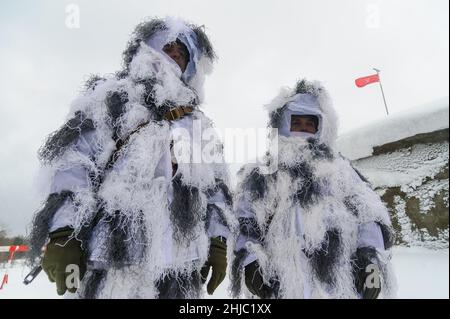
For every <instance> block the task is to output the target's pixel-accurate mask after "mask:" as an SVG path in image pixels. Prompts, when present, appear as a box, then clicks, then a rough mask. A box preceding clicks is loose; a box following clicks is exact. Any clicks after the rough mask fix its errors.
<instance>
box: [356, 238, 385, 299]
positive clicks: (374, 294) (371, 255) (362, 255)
mask: <svg viewBox="0 0 450 319" xmlns="http://www.w3.org/2000/svg"><path fill="white" fill-rule="evenodd" d="M377 260H378V259H377V252H376V250H375V248H372V247H362V248H358V249H357V251H356V254H355V256H354V268H353V276H354V279H355V286H356V291H358V293H359V294H361V297H362V298H363V299H377V298H378V295H379V294H380V292H381V278H380V274H379V271H380V270H379V266H378V262H377ZM369 265H374V266H375V267H376V268H375V271H373V270H370V271H369V270H368V268H367V267H368V266H369ZM369 276H371V277H370V278H368V277H369ZM368 279H369V280H368ZM367 280H368V281H370V283H371V285H374V287H370V288H369V287H367V285H366V281H367Z"/></svg>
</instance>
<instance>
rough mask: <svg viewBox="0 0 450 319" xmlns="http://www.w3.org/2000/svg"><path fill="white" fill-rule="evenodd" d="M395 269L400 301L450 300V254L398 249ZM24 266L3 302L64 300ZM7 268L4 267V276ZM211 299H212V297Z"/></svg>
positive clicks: (221, 292)
mask: <svg viewBox="0 0 450 319" xmlns="http://www.w3.org/2000/svg"><path fill="white" fill-rule="evenodd" d="M393 262H394V267H395V270H396V273H397V278H398V286H399V288H398V298H407V299H409V298H445V299H448V298H449V278H448V277H449V267H448V264H449V252H448V250H439V251H433V250H428V249H424V248H404V247H396V248H394V256H393ZM27 271H28V270H27V269H24V268H23V267H22V266H21V264H20V263H16V264H15V266H14V267H13V269H11V270H10V271H9V283H8V284H7V285H6V286H5V287H4V288H3V290H0V299H8V298H14V299H16V298H19V299H20V298H45V299H52V298H61V297H59V296H58V295H57V294H56V290H55V286H54V284H51V283H50V282H49V281H48V280H47V277H46V275H45V273H44V272H42V273H41V274H40V275H39V277H37V278H36V280H35V281H34V282H33V283H32V284H30V286H24V285H23V284H22V280H23V278H24V276H25V275H26V274H27ZM3 274H4V269H3V268H2V267H0V276H1V277H3ZM228 284H229V283H228V282H224V283H223V284H222V285H221V286H220V287H219V289H218V291H217V292H216V294H215V295H214V296H213V298H229V297H228V294H227V291H226V290H227V286H228ZM210 298H211V297H210Z"/></svg>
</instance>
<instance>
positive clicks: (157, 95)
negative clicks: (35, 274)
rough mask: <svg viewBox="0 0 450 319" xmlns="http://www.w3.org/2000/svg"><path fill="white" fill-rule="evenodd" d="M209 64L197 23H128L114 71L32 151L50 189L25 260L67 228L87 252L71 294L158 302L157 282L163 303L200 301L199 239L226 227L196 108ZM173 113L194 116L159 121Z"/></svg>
mask: <svg viewBox="0 0 450 319" xmlns="http://www.w3.org/2000/svg"><path fill="white" fill-rule="evenodd" d="M177 39H178V40H179V41H181V42H182V43H183V44H184V45H185V46H186V47H187V49H188V51H189V61H188V65H187V68H186V70H185V72H184V73H182V72H181V69H180V68H179V67H178V65H176V64H175V62H174V61H172V60H171V59H170V58H169V56H167V55H166V54H165V53H164V52H163V51H162V48H163V46H164V45H165V44H167V43H172V42H174V41H175V40H177ZM214 59H215V54H214V51H213V49H212V47H211V44H210V42H209V40H208V38H207V37H206V35H205V33H204V32H203V30H202V29H201V28H200V27H196V26H194V25H191V24H187V23H185V22H183V21H180V20H178V19H171V18H167V19H164V20H160V19H153V20H150V21H148V22H144V23H142V24H140V25H138V26H137V28H136V30H135V31H134V33H133V36H132V39H131V40H130V42H129V43H128V46H127V48H126V50H125V52H124V69H123V70H122V71H121V72H118V73H117V74H115V75H114V76H110V77H108V78H101V77H93V78H92V79H91V80H90V81H88V83H87V85H86V90H85V92H83V93H82V94H81V95H80V96H79V97H78V98H77V99H76V100H75V101H74V102H73V104H72V107H71V112H70V115H69V120H68V122H67V123H66V124H65V125H64V126H63V127H62V128H61V129H60V130H59V131H57V132H55V133H54V134H52V135H51V136H50V137H49V138H48V140H47V142H46V144H45V145H44V146H43V147H42V149H41V150H40V158H41V161H42V163H43V164H44V168H45V169H46V170H48V171H49V172H50V174H49V176H50V181H49V185H50V190H49V193H48V194H49V195H48V198H47V201H46V203H45V204H44V205H43V208H42V209H41V210H40V211H39V212H38V213H37V214H36V216H35V218H34V221H33V229H32V232H31V236H30V240H31V246H32V252H31V259H32V260H33V258H35V257H36V256H38V255H39V253H40V249H41V247H42V246H43V245H44V244H45V241H46V239H47V235H48V233H49V232H52V231H54V230H56V229H61V228H64V227H67V226H69V227H70V228H73V229H74V235H73V236H74V237H75V238H76V239H78V240H80V241H82V247H83V248H84V249H85V250H87V252H88V272H87V273H86V275H85V276H84V278H83V281H82V283H81V289H78V291H77V294H78V297H80V298H157V297H162V296H160V291H159V288H158V287H157V285H158V283H159V284H161V282H164V280H163V279H167V278H170V282H165V283H164V284H165V285H166V287H165V290H166V295H165V296H164V297H166V298H171V297H173V298H182V297H185V298H190V297H199V296H200V295H201V290H202V289H201V282H200V280H199V277H198V272H199V270H200V269H201V267H202V266H203V264H204V263H205V261H206V260H207V257H208V249H209V244H210V241H209V238H213V237H218V236H222V237H225V238H227V237H228V236H229V233H230V230H229V225H231V224H232V220H231V216H232V214H231V213H230V212H231V205H232V203H231V195H230V193H229V191H228V180H229V177H228V172H227V169H226V167H225V165H224V164H223V160H222V147H221V145H220V142H218V141H217V139H215V138H214V137H213V136H212V135H214V129H213V128H212V122H211V121H210V120H209V119H208V118H207V117H206V116H205V115H204V114H203V113H202V112H201V111H200V110H199V105H200V103H201V101H202V95H203V93H202V86H203V81H204V76H205V74H208V73H209V72H211V71H212V63H213V61H214ZM178 106H188V107H191V108H192V109H193V111H192V112H191V113H190V114H188V115H186V116H184V117H182V118H180V119H177V120H169V119H167V114H168V113H167V112H168V111H169V109H172V108H174V107H178ZM145 123H147V124H146V125H144V124H145ZM130 133H131V135H130ZM202 133H203V134H204V135H207V136H206V137H205V136H201V134H202ZM127 139H128V140H127ZM119 140H125V142H124V143H123V146H122V147H121V148H120V150H119V151H118V152H115V153H114V151H115V150H116V148H117V147H118V145H119V144H117V141H119ZM171 145H172V147H171ZM205 149H207V150H209V153H214V154H213V155H214V156H215V157H214V158H213V160H210V161H209V162H208V163H205V161H204V160H203V158H199V156H198V152H199V150H200V151H204V150H205ZM209 153H208V154H209ZM112 154H114V157H115V161H114V162H112V163H113V164H112V165H108V162H109V161H110V158H111V156H112ZM173 158H175V159H176V162H177V168H176V166H173V165H172V160H173ZM109 163H110V164H111V162H109ZM173 173H174V175H173ZM174 283H176V284H174ZM173 284H174V286H171V285H173ZM176 287H178V288H176ZM171 289H172V290H173V289H175V290H174V291H172V292H171V291H170V290H171ZM180 290H183V291H180Z"/></svg>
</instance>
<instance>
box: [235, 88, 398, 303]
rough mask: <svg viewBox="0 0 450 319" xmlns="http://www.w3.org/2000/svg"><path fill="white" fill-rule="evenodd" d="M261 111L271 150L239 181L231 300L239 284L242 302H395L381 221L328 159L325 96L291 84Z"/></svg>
mask: <svg viewBox="0 0 450 319" xmlns="http://www.w3.org/2000/svg"><path fill="white" fill-rule="evenodd" d="M268 111H269V113H270V124H269V126H270V127H271V128H274V129H277V131H276V133H272V135H273V136H271V138H272V139H271V142H272V143H278V147H271V148H270V151H269V152H268V153H267V155H266V157H265V159H264V162H263V165H259V166H257V165H248V166H246V167H244V168H243V169H242V170H241V171H240V172H239V184H238V189H237V191H236V197H235V210H236V214H237V215H238V217H239V222H240V233H239V237H238V238H237V242H236V248H235V254H236V257H235V259H234V261H233V267H232V281H233V293H234V295H235V297H239V296H240V295H241V293H242V286H243V283H245V286H246V288H248V290H247V289H246V290H245V291H246V293H247V295H250V296H251V295H256V296H259V297H261V298H377V297H378V296H379V294H380V292H381V295H382V296H384V297H391V296H393V294H394V287H395V285H394V276H393V273H392V270H391V266H390V261H389V259H390V251H389V248H390V247H391V238H392V236H391V234H392V233H391V229H392V228H391V221H390V218H389V214H388V211H387V209H386V207H385V206H384V204H383V202H382V201H381V199H380V197H379V196H378V195H377V194H376V193H375V192H374V191H373V190H372V189H371V187H370V185H369V184H368V182H367V181H366V180H365V179H364V178H363V177H362V176H361V175H360V174H359V173H358V172H357V171H356V170H355V169H353V168H352V166H351V165H350V163H349V161H347V160H346V159H344V158H343V157H341V156H340V155H339V154H338V153H337V152H336V150H335V140H336V133H337V118H336V115H335V112H334V109H333V108H332V105H331V101H330V99H329V97H328V94H327V92H326V90H325V89H324V88H323V87H322V86H321V85H320V84H319V83H317V82H308V81H306V80H302V81H299V82H298V83H297V85H296V87H295V88H294V89H284V90H282V92H281V93H280V95H279V96H278V97H277V98H275V99H274V101H273V102H272V103H271V104H270V105H268ZM273 145H276V144H272V146H273ZM274 167H275V169H273V168H274Z"/></svg>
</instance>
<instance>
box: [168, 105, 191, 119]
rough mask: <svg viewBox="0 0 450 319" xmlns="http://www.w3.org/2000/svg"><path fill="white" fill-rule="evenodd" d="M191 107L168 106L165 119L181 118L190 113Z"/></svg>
mask: <svg viewBox="0 0 450 319" xmlns="http://www.w3.org/2000/svg"><path fill="white" fill-rule="evenodd" d="M192 111H193V109H192V108H191V107H185V106H179V107H173V108H170V109H169V111H168V112H167V114H166V119H168V120H171V121H175V120H178V119H179V118H182V117H183V116H185V115H186V114H188V113H191V112H192Z"/></svg>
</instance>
